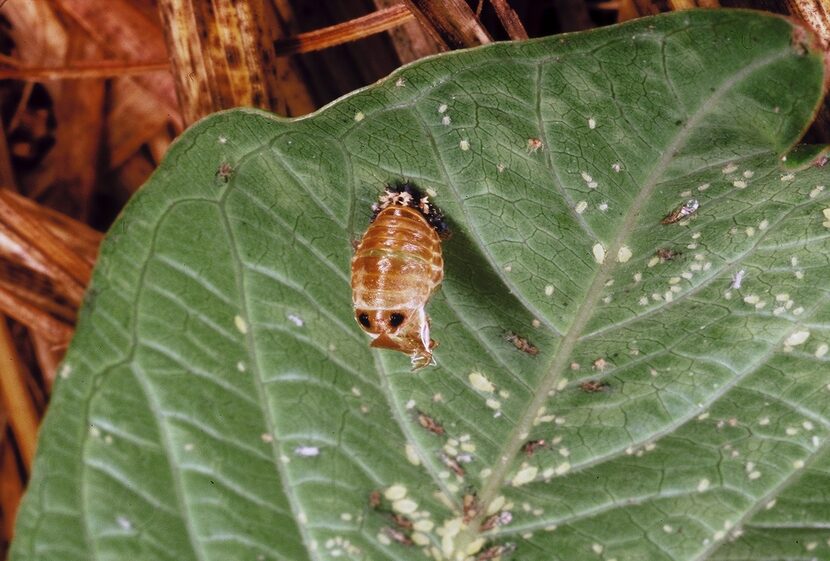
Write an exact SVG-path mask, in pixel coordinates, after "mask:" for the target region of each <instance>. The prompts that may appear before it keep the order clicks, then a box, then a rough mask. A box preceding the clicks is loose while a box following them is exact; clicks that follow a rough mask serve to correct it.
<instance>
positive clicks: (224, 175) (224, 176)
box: [216, 162, 233, 183]
mask: <svg viewBox="0 0 830 561" xmlns="http://www.w3.org/2000/svg"><path fill="white" fill-rule="evenodd" d="M232 173H233V168H232V167H231V165H230V164H229V163H228V162H222V163H221V164H219V169H217V170H216V177H218V178H219V180H220V181H222V183H227V182H228V180H229V179H230V177H231V174H232Z"/></svg>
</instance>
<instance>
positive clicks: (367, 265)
mask: <svg viewBox="0 0 830 561" xmlns="http://www.w3.org/2000/svg"><path fill="white" fill-rule="evenodd" d="M372 210H373V211H374V212H375V215H374V218H373V220H372V223H371V224H370V225H369V228H368V229H367V230H366V233H365V234H363V238H362V239H361V240H360V243H359V244H358V246H357V249H356V250H355V254H354V257H352V282H351V284H352V303H353V304H354V315H355V319H356V320H357V322H358V324H360V327H361V328H362V329H363V331H365V332H366V333H368V334H369V336H371V337H372V342H371V346H372V347H376V348H380V349H392V350H396V351H400V352H402V353H406V354H408V355H409V356H410V358H411V360H412V369H413V370H417V369H419V368H423V367H425V366H429V365H430V364H434V362H435V361H434V360H433V358H432V349H433V348H435V346H436V344H437V343H436V342H435V341H433V340H432V339H430V336H429V327H430V320H429V316H428V315H427V313H426V309H425V308H426V305H427V302H428V301H429V298H430V296H431V295H432V293H433V292H435V290H436V289H437V288H438V286H439V285H440V284H441V281H442V280H443V278H444V259H443V257H442V255H441V239H442V238H446V237H447V234H448V229H447V225H446V223H445V222H444V217H443V215H442V214H441V211H439V210H438V209H437V208H436V207H435V206H434V205H433V204H432V203H431V202H430V201H429V198H428V197H426V196H424V195H422V194H421V192H420V191H419V190H418V189H417V188H416V187H415V186H414V185H412V184H410V183H401V184H397V185H393V186H390V187H387V188H386V191H385V192H384V194H383V195H382V196H381V197H380V200H379V201H378V203H377V204H375V205H373V206H372Z"/></svg>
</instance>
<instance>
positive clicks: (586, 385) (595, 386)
mask: <svg viewBox="0 0 830 561" xmlns="http://www.w3.org/2000/svg"><path fill="white" fill-rule="evenodd" d="M608 387H609V386H608V384H607V383H606V382H600V381H599V380H588V381H586V382H582V383H581V384H579V389H580V390H582V391H584V392H585V393H597V392H604V391H605V390H607V389H608Z"/></svg>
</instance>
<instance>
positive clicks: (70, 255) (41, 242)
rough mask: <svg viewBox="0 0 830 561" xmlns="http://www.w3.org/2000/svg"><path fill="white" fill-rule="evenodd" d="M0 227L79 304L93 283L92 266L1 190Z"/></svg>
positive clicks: (71, 299) (67, 295)
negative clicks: (90, 281) (91, 277)
mask: <svg viewBox="0 0 830 561" xmlns="http://www.w3.org/2000/svg"><path fill="white" fill-rule="evenodd" d="M0 227H2V229H3V234H4V235H5V236H6V237H7V238H8V239H10V240H11V241H12V243H15V242H16V243H17V244H18V245H19V247H20V248H21V249H23V250H25V251H26V253H27V254H28V255H29V256H31V257H32V258H33V259H34V260H36V261H37V262H38V263H39V264H40V265H41V266H42V267H43V268H44V269H45V270H46V271H49V273H50V276H52V277H53V278H54V279H55V280H56V281H57V282H58V283H60V284H61V285H63V288H64V289H65V295H66V297H67V298H69V299H70V301H72V302H73V303H75V304H79V303H80V301H81V298H83V293H84V289H85V287H86V285H87V284H88V283H89V277H90V274H91V267H90V266H89V263H88V261H86V260H85V259H84V258H82V257H81V256H80V255H78V254H77V253H76V252H75V251H73V249H72V248H71V247H70V246H69V245H68V244H66V243H64V242H63V241H62V240H61V239H60V238H58V237H57V236H55V235H53V234H52V232H50V231H49V230H48V229H47V228H46V227H44V226H43V224H42V223H41V222H40V221H39V220H38V218H37V217H36V216H33V215H32V214H30V213H28V212H26V211H25V210H24V209H23V208H22V207H20V206H19V205H18V204H17V200H16V199H15V198H14V197H12V196H11V195H10V194H9V192H8V191H5V190H1V189H0Z"/></svg>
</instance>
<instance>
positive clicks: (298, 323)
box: [286, 314, 305, 327]
mask: <svg viewBox="0 0 830 561" xmlns="http://www.w3.org/2000/svg"><path fill="white" fill-rule="evenodd" d="M286 317H287V318H288V321H290V322H291V323H293V324H294V325H296V326H297V327H302V326H303V325H305V322H304V321H303V318H301V317H300V316H298V315H296V314H288V315H287V316H286Z"/></svg>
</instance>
